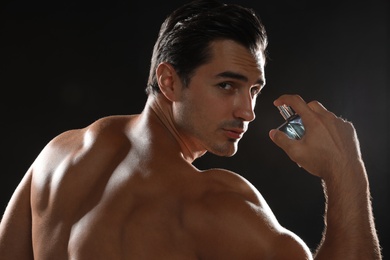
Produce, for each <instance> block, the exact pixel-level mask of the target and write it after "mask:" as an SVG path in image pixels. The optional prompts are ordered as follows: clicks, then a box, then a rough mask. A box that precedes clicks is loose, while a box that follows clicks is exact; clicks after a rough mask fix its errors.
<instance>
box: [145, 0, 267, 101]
mask: <svg viewBox="0 0 390 260" xmlns="http://www.w3.org/2000/svg"><path fill="white" fill-rule="evenodd" d="M218 39H230V40H234V41H236V42H237V43H240V44H242V45H243V46H244V47H246V48H247V49H248V50H249V51H250V52H252V53H253V54H255V53H256V52H257V51H258V50H261V51H262V52H263V54H264V56H266V53H265V49H266V47H267V35H266V32H265V28H264V26H263V25H262V23H261V22H260V19H259V18H258V17H257V16H256V14H255V12H254V10H252V9H249V8H244V7H242V6H239V5H235V4H223V3H220V2H218V1H216V0H195V1H192V2H190V3H188V4H185V5H184V6H182V7H180V8H178V9H176V10H175V11H174V12H172V14H171V15H169V16H168V17H167V18H166V20H165V21H164V23H163V24H162V25H161V29H160V32H159V35H158V39H157V41H156V43H155V45H154V49H153V55H152V59H151V67H150V74H149V80H148V86H147V88H146V92H147V93H148V94H150V93H152V92H160V89H159V87H158V83H157V79H156V68H157V66H158V64H160V63H161V62H168V63H170V64H171V65H172V66H173V67H174V68H175V70H176V72H177V73H178V75H179V77H180V79H181V80H182V82H183V85H184V86H188V84H189V81H190V79H191V77H192V74H193V72H194V71H195V69H196V68H197V67H199V66H201V65H203V64H205V63H207V62H208V61H209V59H210V58H211V53H210V43H211V42H213V41H215V40H218Z"/></svg>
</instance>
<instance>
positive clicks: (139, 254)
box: [2, 117, 279, 259]
mask: <svg viewBox="0 0 390 260" xmlns="http://www.w3.org/2000/svg"><path fill="white" fill-rule="evenodd" d="M146 121H148V120H146ZM152 121H153V120H152ZM150 126H151V127H150ZM141 129H143V131H140V130H141ZM149 130H150V132H149ZM164 131H166V129H164V128H163V127H162V126H161V125H159V124H158V123H157V124H156V122H145V120H143V119H140V118H138V117H132V118H131V119H129V117H110V118H106V119H103V120H99V121H97V122H95V123H94V124H92V126H90V127H88V128H85V129H82V130H72V131H69V132H66V133H64V134H62V135H60V136H59V137H57V138H55V139H54V140H53V141H52V142H51V143H50V144H49V145H48V146H47V147H45V149H44V150H43V152H42V153H41V154H40V156H39V157H38V158H37V160H36V161H35V162H34V164H33V166H32V167H31V169H30V171H29V172H28V174H27V175H26V178H28V177H31V214H32V217H31V219H32V244H33V247H34V257H35V258H36V259H54V258H55V259H68V258H72V259H73V258H74V259H91V258H92V259H100V258H101V259H121V258H123V259H156V258H157V257H158V258H163V259H199V258H202V259H203V258H206V259H207V258H211V259H215V258H218V257H223V258H224V259H229V258H231V259H237V258H239V257H245V258H246V259H250V258H252V257H261V254H263V255H264V256H265V255H266V252H268V251H269V249H270V248H272V244H273V243H274V240H273V238H276V237H277V235H278V234H279V230H278V229H277V228H276V227H278V224H277V222H276V220H275V219H273V216H272V213H271V212H270V210H269V208H268V207H267V206H266V204H265V202H264V201H262V198H261V196H260V195H259V194H256V191H255V190H254V189H252V187H251V185H250V184H249V183H247V182H246V181H245V180H244V179H242V178H241V177H239V176H238V175H236V174H234V173H230V172H227V171H222V170H210V171H206V172H201V171H199V170H197V169H195V168H194V167H192V166H191V164H189V163H187V162H186V161H185V160H184V159H182V158H181V159H180V154H179V153H177V151H176V150H175V149H174V147H172V146H171V144H174V142H173V139H171V137H170V136H169V135H167V133H164ZM154 133H157V134H154ZM147 137H149V138H147ZM154 147H159V148H162V147H165V148H166V149H165V150H164V149H163V150H162V151H161V152H158V153H157V152H156V151H157V149H155V148H154ZM171 148H173V149H171ZM48 161H50V162H51V163H49V164H48V163H47V162H48ZM21 185H22V186H23V184H21ZM29 185H30V184H29V181H25V182H24V186H25V187H24V188H23V189H22V190H25V189H27V190H28V189H29V188H30V187H29ZM22 194H24V195H22V196H21V197H24V198H22V200H27V199H29V198H28V196H30V195H29V194H28V193H25V192H22ZM15 197H17V195H16V196H15ZM28 206H29V205H28V204H27V203H24V207H28ZM17 207H21V206H20V205H18V206H17ZM231 209H234V210H233V212H232V211H231ZM25 210H28V209H25ZM228 212H229V213H228ZM16 217H17V218H23V217H22V216H16ZM16 221H18V220H16ZM19 221H23V220H22V219H20V220H19ZM23 222H25V221H23ZM238 223H240V224H239V226H238ZM254 223H256V224H255V225H253V224H254ZM2 224H4V223H2ZM246 224H247V225H246ZM270 227H273V228H276V229H275V230H272V228H270ZM260 231H261V232H262V233H263V234H262V235H261V236H259V232H260ZM26 239H28V238H26ZM30 239H31V238H30Z"/></svg>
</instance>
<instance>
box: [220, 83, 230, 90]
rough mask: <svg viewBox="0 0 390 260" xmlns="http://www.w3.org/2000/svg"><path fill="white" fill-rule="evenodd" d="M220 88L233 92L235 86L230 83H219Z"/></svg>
mask: <svg viewBox="0 0 390 260" xmlns="http://www.w3.org/2000/svg"><path fill="white" fill-rule="evenodd" d="M218 86H219V87H220V88H222V89H224V90H232V89H233V84H231V83H229V82H222V83H219V84H218Z"/></svg>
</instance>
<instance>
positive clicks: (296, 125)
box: [277, 105, 305, 140]
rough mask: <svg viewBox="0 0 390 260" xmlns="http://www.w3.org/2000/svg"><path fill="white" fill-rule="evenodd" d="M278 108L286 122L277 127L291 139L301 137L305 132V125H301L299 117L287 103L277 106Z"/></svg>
mask: <svg viewBox="0 0 390 260" xmlns="http://www.w3.org/2000/svg"><path fill="white" fill-rule="evenodd" d="M278 109H279V111H280V114H281V115H282V116H283V118H284V119H285V120H286V122H284V123H283V124H282V125H281V126H279V127H278V128H277V129H278V130H280V131H282V132H284V133H285V134H287V136H288V137H289V138H291V139H296V140H299V139H301V138H302V137H303V135H304V134H305V127H304V126H303V123H302V119H301V117H300V116H299V115H297V114H296V113H295V112H294V111H293V110H292V109H291V107H289V106H287V105H282V106H278Z"/></svg>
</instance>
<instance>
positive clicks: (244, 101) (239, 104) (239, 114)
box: [234, 93, 256, 122]
mask: <svg viewBox="0 0 390 260" xmlns="http://www.w3.org/2000/svg"><path fill="white" fill-rule="evenodd" d="M235 103H236V104H235V110H234V116H235V117H236V118H240V119H241V120H244V121H247V122H251V121H253V120H254V119H255V118H256V115H255V111H254V108H255V104H256V98H252V96H251V94H250V93H249V94H246V95H242V96H241V97H240V98H237V100H236V102H235Z"/></svg>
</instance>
